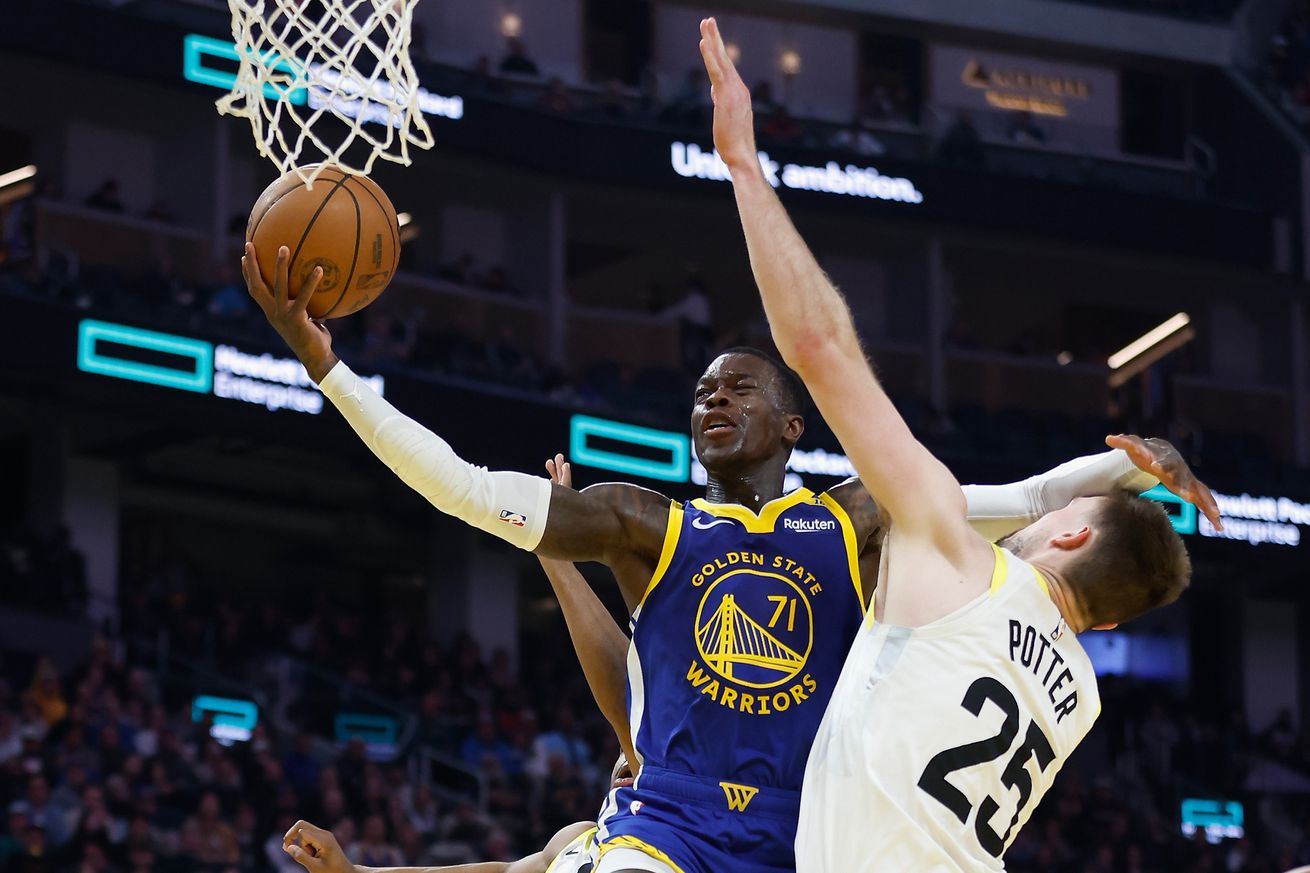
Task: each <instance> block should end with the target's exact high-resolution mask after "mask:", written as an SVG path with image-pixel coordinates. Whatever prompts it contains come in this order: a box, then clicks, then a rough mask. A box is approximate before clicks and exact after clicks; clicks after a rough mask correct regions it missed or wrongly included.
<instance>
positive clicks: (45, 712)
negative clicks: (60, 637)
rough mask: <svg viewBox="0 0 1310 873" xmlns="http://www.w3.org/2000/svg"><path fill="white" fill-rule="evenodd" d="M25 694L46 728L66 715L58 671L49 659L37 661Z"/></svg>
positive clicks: (65, 703) (65, 702)
mask: <svg viewBox="0 0 1310 873" xmlns="http://www.w3.org/2000/svg"><path fill="white" fill-rule="evenodd" d="M27 693H28V698H29V699H30V700H31V701H32V702H33V703H34V704H36V707H37V710H38V711H39V712H40V713H41V720H42V721H44V722H45V723H46V725H47V726H50V725H53V724H55V723H56V722H60V721H63V719H64V716H66V715H68V702H67V701H66V700H64V693H63V690H62V689H61V688H60V686H59V671H58V670H57V669H56V668H55V662H54V661H52V660H51V659H50V658H42V659H41V660H39V661H37V663H36V671H35V672H34V673H33V674H32V687H31V688H30V689H28V692H27Z"/></svg>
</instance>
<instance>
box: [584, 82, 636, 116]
mask: <svg viewBox="0 0 1310 873" xmlns="http://www.w3.org/2000/svg"><path fill="white" fill-rule="evenodd" d="M593 111H594V112H595V114H597V115H599V116H601V117H602V118H607V119H609V120H611V121H621V120H622V119H624V118H627V117H628V116H630V115H631V114H632V110H631V108H630V106H629V105H628V96H627V95H626V94H625V93H624V91H623V83H622V82H620V81H619V80H618V79H610V80H609V81H608V82H606V83H605V93H604V94H602V95H601V96H600V98H599V99H598V100H597V101H596V105H595V107H594V109H593Z"/></svg>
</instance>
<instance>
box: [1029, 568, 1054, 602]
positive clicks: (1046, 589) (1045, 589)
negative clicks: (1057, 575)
mask: <svg viewBox="0 0 1310 873" xmlns="http://www.w3.org/2000/svg"><path fill="white" fill-rule="evenodd" d="M1033 575H1034V576H1036V577H1037V584H1038V585H1040V586H1042V593H1043V594H1045V595H1046V596H1047V597H1050V596H1051V584H1050V583H1049V582H1047V581H1046V577H1045V576H1043V575H1042V574H1041V573H1039V572H1037V568H1036V567H1033Z"/></svg>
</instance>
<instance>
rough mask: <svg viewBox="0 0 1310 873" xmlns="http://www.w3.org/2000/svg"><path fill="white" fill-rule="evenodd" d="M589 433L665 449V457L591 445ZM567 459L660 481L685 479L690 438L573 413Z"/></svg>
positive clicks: (684, 480)
mask: <svg viewBox="0 0 1310 873" xmlns="http://www.w3.org/2000/svg"><path fill="white" fill-rule="evenodd" d="M592 437H600V438H602V439H607V440H612V441H614V442H618V443H628V444H629V445H633V446H642V447H645V448H651V449H658V450H659V451H662V452H668V459H667V460H664V459H660V460H652V459H651V458H645V457H642V456H640V455H627V454H621V453H619V452H617V451H610V450H607V449H599V448H596V447H594V446H592V445H591V442H590V440H591V438H592ZM569 460H570V461H572V462H573V463H575V464H580V465H582V466H585V467H596V468H597V469H600V470H613V471H614V472H616V473H627V474H630V475H633V476H642V477H645V478H647V479H658V480H660V481H663V482H686V481H687V477H688V476H690V475H691V440H690V438H688V437H687V436H686V435H685V434H680V433H673V432H672V431H667V430H655V429H654V428H649V427H638V426H637V425H635V424H623V423H622V422H618V421H610V420H609V419H605V418H593V417H591V416H589V415H575V416H573V418H572V419H571V420H570V421H569Z"/></svg>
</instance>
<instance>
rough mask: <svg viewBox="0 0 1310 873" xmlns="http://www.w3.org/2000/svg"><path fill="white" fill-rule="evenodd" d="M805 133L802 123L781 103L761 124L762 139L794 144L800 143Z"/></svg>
mask: <svg viewBox="0 0 1310 873" xmlns="http://www.w3.org/2000/svg"><path fill="white" fill-rule="evenodd" d="M803 132H804V131H803V130H802V129H801V125H800V122H799V121H797V120H796V118H795V117H794V116H793V115H792V114H791V111H790V110H789V109H788V108H787V107H786V106H784V105H782V104H781V103H779V104H777V106H776V107H775V108H774V110H773V112H772V113H771V114H769V115H768V116H766V117H765V118H764V120H763V121H762V122H760V138H761V139H768V140H773V141H774V142H780V143H792V142H796V141H798V140H799V139H800V138H801V134H802V133H803Z"/></svg>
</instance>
